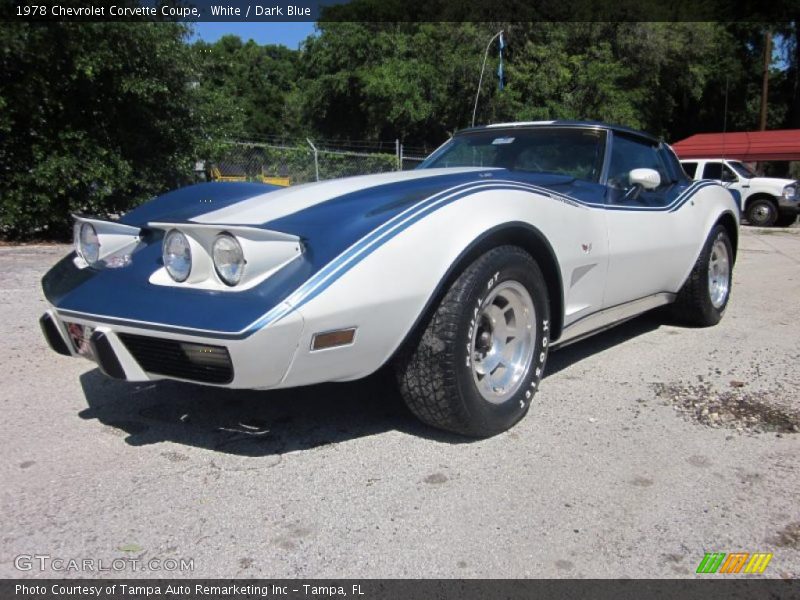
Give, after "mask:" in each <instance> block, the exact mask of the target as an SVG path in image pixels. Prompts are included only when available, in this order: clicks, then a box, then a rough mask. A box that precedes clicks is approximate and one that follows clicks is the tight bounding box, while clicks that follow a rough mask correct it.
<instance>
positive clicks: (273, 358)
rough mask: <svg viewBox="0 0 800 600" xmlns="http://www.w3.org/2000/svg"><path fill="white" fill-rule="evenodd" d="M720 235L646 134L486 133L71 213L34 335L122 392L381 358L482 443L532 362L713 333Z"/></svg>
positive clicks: (301, 375) (290, 374) (733, 212)
mask: <svg viewBox="0 0 800 600" xmlns="http://www.w3.org/2000/svg"><path fill="white" fill-rule="evenodd" d="M738 230H739V212H738V209H737V205H736V202H735V200H734V198H733V196H732V195H731V194H730V192H728V191H727V190H726V189H725V188H724V187H722V186H721V185H719V184H718V183H715V182H712V181H697V182H692V181H690V180H689V178H688V177H687V176H686V174H685V173H684V172H683V169H682V168H681V166H680V164H679V162H678V160H677V158H676V157H675V155H674V154H673V152H672V150H671V149H670V148H669V146H667V145H665V144H664V143H661V142H659V141H658V140H657V139H655V138H653V137H650V136H649V135H646V134H643V133H640V132H637V131H633V130H630V129H626V128H622V127H616V126H610V125H604V124H599V123H576V122H558V121H556V122H535V123H510V124H499V125H492V126H488V127H478V128H472V129H467V130H464V131H461V132H459V133H458V134H456V135H455V136H454V137H453V138H452V139H451V140H450V141H448V142H447V143H445V144H444V145H443V146H442V147H440V148H439V149H438V150H436V151H435V152H434V153H433V154H431V155H430V156H429V157H428V158H427V159H426V160H425V162H424V163H422V165H421V166H420V168H418V169H416V170H414V171H407V172H397V173H384V174H379V175H368V176H361V177H350V178H346V179H339V180H334V181H326V182H319V183H310V184H306V185H298V186H296V187H290V188H278V187H275V186H269V185H263V184H249V183H207V184H200V185H194V186H190V187H187V188H183V189H180V190H177V191H174V192H170V193H168V194H165V195H163V196H160V197H158V198H155V199H154V200H152V201H150V202H148V203H146V204H144V205H142V206H139V207H138V208H135V209H134V210H132V211H130V212H129V213H128V214H126V215H124V216H123V217H122V218H120V219H119V220H117V221H113V222H112V221H104V220H99V219H95V218H91V217H87V216H76V217H75V252H73V253H71V254H70V255H69V256H67V257H65V258H64V259H63V260H61V261H60V262H59V263H58V264H57V265H56V266H55V267H53V269H51V270H50V271H49V272H48V273H47V275H46V276H45V277H44V279H43V287H44V293H45V295H46V297H47V299H48V301H49V302H50V304H51V305H52V307H51V308H50V309H49V310H48V311H47V313H46V314H45V315H43V316H42V319H41V325H42V328H43V331H44V334H45V336H46V338H47V340H48V342H49V344H50V346H51V347H52V348H53V349H54V350H55V351H57V352H60V353H61V354H65V355H70V356H84V357H86V358H90V359H92V360H94V361H96V362H97V365H98V367H99V368H100V370H101V371H103V372H104V373H105V374H106V375H108V376H110V377H114V378H118V379H125V380H128V381H147V380H154V379H161V378H171V379H179V380H185V381H192V382H199V383H204V384H211V385H218V386H226V387H231V388H257V389H267V388H285V387H292V386H301V385H308V384H314V383H320V382H329V381H346V380H352V379H358V378H360V377H364V376H366V375H369V374H370V373H373V372H375V371H376V370H378V369H379V368H380V367H381V366H383V365H385V364H387V363H390V362H391V363H392V364H393V366H394V368H395V370H396V372H397V377H398V381H399V385H400V388H401V391H402V394H403V396H404V398H405V400H406V402H407V403H408V406H409V407H410V409H411V410H412V412H414V414H416V415H417V416H418V417H419V418H420V419H422V420H423V421H425V422H426V423H429V424H431V425H434V426H436V427H440V428H443V429H447V430H451V431H455V432H459V433H462V434H466V435H471V436H488V435H492V434H495V433H498V432H501V431H504V430H506V429H508V428H509V427H511V426H512V425H514V424H515V423H516V422H517V421H519V420H520V419H521V418H522V417H523V416H524V415H525V413H526V412H527V411H528V408H529V407H530V404H531V400H532V398H533V396H534V394H535V393H536V391H537V389H538V387H539V382H540V379H541V377H542V373H543V371H544V368H545V361H546V359H547V353H548V351H549V350H550V349H551V348H554V347H556V346H559V345H563V344H565V343H567V342H572V341H575V340H578V339H580V338H583V337H585V336H587V335H589V334H592V333H595V332H597V331H600V330H602V329H605V328H607V327H610V326H612V325H614V324H617V323H620V322H622V321H624V320H626V319H629V318H631V317H633V316H635V315H638V314H640V313H642V312H644V311H647V310H650V309H653V308H655V307H658V306H662V305H666V304H673V309H674V311H675V313H676V315H677V316H678V317H680V318H682V319H683V320H685V321H687V322H690V323H693V324H695V325H700V326H705V325H714V324H715V323H717V322H718V321H719V320H720V318H721V317H722V315H723V313H724V312H725V308H726V305H727V303H728V298H729V295H730V290H731V274H732V269H733V264H734V259H735V256H736V244H737V237H738Z"/></svg>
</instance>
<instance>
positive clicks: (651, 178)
mask: <svg viewBox="0 0 800 600" xmlns="http://www.w3.org/2000/svg"><path fill="white" fill-rule="evenodd" d="M628 181H629V182H630V184H631V185H632V186H641V187H642V188H644V189H646V190H654V189H656V188H657V187H658V186H660V185H661V175H659V174H658V171H656V170H655V169H633V170H631V172H630V173H629V174H628Z"/></svg>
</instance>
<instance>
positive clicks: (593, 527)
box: [0, 227, 800, 578]
mask: <svg viewBox="0 0 800 600" xmlns="http://www.w3.org/2000/svg"><path fill="white" fill-rule="evenodd" d="M740 245H741V248H740V254H739V262H738V264H737V267H736V271H735V277H734V288H733V297H732V300H731V304H730V307H729V310H728V313H727V314H726V316H725V318H724V319H723V321H722V323H721V324H720V325H719V326H717V327H714V328H711V329H702V330H701V329H687V328H682V327H677V326H674V325H670V324H668V323H666V322H665V321H664V320H663V319H661V318H660V317H658V316H657V315H646V316H644V317H640V318H639V319H636V320H634V321H631V322H629V323H627V324H625V325H622V326H620V327H618V328H616V329H614V330H611V331H609V332H607V333H604V334H601V335H599V336H595V337H594V338H592V339H589V340H587V341H584V342H581V343H579V344H575V345H573V346H570V347H568V348H565V349H563V350H561V351H559V352H555V353H553V354H552V355H551V357H550V360H549V362H548V369H547V376H546V378H545V379H544V381H543V382H542V386H541V392H540V393H539V394H538V395H537V396H536V402H535V404H534V406H533V408H532V409H531V412H530V414H529V415H528V417H527V418H526V419H525V420H524V421H523V422H522V423H520V424H519V425H518V426H517V427H515V428H514V429H513V430H511V431H510V432H508V433H505V434H503V435H499V436H497V437H495V438H492V439H489V440H484V441H478V442H468V441H464V440H462V439H459V438H455V437H451V436H448V435H444V434H439V433H437V432H436V431H432V430H430V429H426V428H425V427H423V426H421V425H419V424H417V422H416V421H415V420H414V419H413V418H412V417H411V416H410V415H409V413H408V412H407V411H406V410H405V408H404V407H403V405H402V403H401V401H400V399H399V398H398V396H397V392H396V391H395V390H394V387H393V385H392V382H391V380H390V379H389V378H388V377H387V376H386V375H385V374H379V375H377V376H374V377H372V378H369V379H368V380H365V381H362V382H357V383H352V384H338V385H324V386H316V387H311V388H304V389H298V390H287V391H281V392H261V393H256V392H236V391H228V390H217V389H207V388H202V387H198V386H193V385H185V384H177V383H173V382H162V383H158V384H147V385H140V384H126V383H120V382H114V381H111V380H108V379H106V378H104V377H103V376H102V375H100V374H99V372H98V371H97V370H96V369H95V368H93V366H92V364H91V363H89V362H86V361H82V360H75V359H69V358H64V357H61V356H58V355H56V354H55V353H53V352H51V351H49V350H48V349H47V347H46V345H45V342H44V340H43V338H42V336H41V334H40V332H39V328H38V325H37V322H36V320H37V319H38V317H39V315H40V314H41V313H42V312H43V310H44V309H45V301H44V299H43V297H42V293H41V291H40V288H39V279H40V277H41V275H42V274H43V273H44V272H45V270H46V269H47V268H48V267H49V266H50V265H52V264H53V263H54V262H55V261H56V259H57V258H58V257H59V256H61V255H62V254H63V253H64V252H65V250H66V248H65V247H63V246H27V247H2V248H0V280H2V282H3V283H2V289H1V290H0V333H2V337H3V339H4V340H5V343H4V344H3V345H2V347H0V364H1V365H2V375H0V377H1V378H2V379H1V380H0V390H2V391H1V392H0V401H1V402H2V408H3V420H2V425H0V432H1V433H2V435H0V443H2V454H3V457H4V459H5V460H4V461H3V462H2V465H0V480H2V482H3V485H2V490H1V491H0V508H1V510H2V514H3V517H4V518H3V524H4V527H3V532H2V545H1V546H0V576H2V577H18V576H21V575H22V576H27V577H47V576H50V577H53V576H63V575H67V576H95V575H97V573H93V572H88V573H75V572H57V571H53V570H49V569H46V570H44V571H40V570H39V569H38V568H34V569H33V570H31V571H27V572H20V571H18V570H17V569H15V567H14V560H15V557H17V556H19V555H33V554H44V555H49V556H50V557H52V558H63V559H84V558H89V559H94V560H95V561H99V560H102V561H103V562H104V563H105V564H109V563H110V562H111V561H112V560H113V559H115V558H125V559H138V560H140V561H147V560H149V559H153V558H155V559H160V560H164V559H168V558H176V559H187V560H188V559H193V564H194V570H193V571H184V572H183V575H185V576H192V577H269V578H273V577H357V578H360V577H692V576H694V571H695V568H696V567H697V565H698V563H699V562H700V560H701V559H702V557H703V554H704V553H705V552H736V551H745V552H773V553H774V555H775V556H774V558H773V559H772V562H771V563H770V565H769V567H768V569H767V571H766V573H765V575H766V576H769V577H791V576H798V575H800V505H799V504H798V490H800V466H798V458H799V457H800V434H798V433H797V429H798V424H800V421H798V411H800V398H798V389H800V388H799V387H798V382H799V380H800V374H799V373H798V358H800V335H798V332H799V330H800V325H799V324H798V323H800V301H799V300H800V229H798V228H797V227H795V228H793V229H791V230H757V229H750V228H745V229H743V230H742V239H741V244H740ZM117 564H119V563H117ZM126 564H127V565H128V566H127V567H126V570H125V571H124V572H123V573H119V574H117V575H124V576H130V577H153V576H167V575H170V573H167V572H165V571H158V572H150V571H141V570H136V571H134V570H133V566H131V565H132V563H131V562H130V561H128V562H127V563H126ZM139 564H140V565H141V564H142V563H139ZM101 575H102V574H101Z"/></svg>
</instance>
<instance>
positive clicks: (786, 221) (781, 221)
mask: <svg viewBox="0 0 800 600" xmlns="http://www.w3.org/2000/svg"><path fill="white" fill-rule="evenodd" d="M795 221H797V215H778V218H777V220H776V221H775V225H776V226H777V227H791V226H792V225H794V222H795Z"/></svg>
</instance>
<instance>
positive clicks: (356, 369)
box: [281, 188, 607, 387]
mask: <svg viewBox="0 0 800 600" xmlns="http://www.w3.org/2000/svg"><path fill="white" fill-rule="evenodd" d="M604 219H605V217H604V211H603V210H602V209H597V208H590V207H586V206H583V205H580V204H577V203H569V202H564V201H563V200H560V199H557V198H555V197H554V196H551V195H548V194H545V193H537V192H531V191H523V190H520V189H513V188H509V189H496V190H489V191H482V192H476V193H472V194H469V195H467V196H464V197H461V198H458V199H457V200H456V201H453V202H451V203H449V204H443V205H442V206H441V207H439V208H437V209H436V210H435V211H432V212H430V213H427V214H425V215H424V216H422V217H421V218H419V219H417V220H414V221H413V222H407V223H404V224H403V226H402V227H401V228H400V229H401V230H400V231H399V232H397V233H396V234H395V235H394V236H393V237H391V239H388V240H386V241H385V242H384V243H381V244H376V245H375V246H374V247H372V248H370V249H369V251H368V252H365V254H364V255H363V256H361V257H360V259H359V260H358V262H357V264H355V265H354V266H352V268H350V269H349V270H347V271H346V272H344V273H343V274H341V276H338V277H336V278H334V279H333V280H332V281H329V282H327V286H326V287H325V289H324V291H323V292H321V293H320V294H318V295H317V296H315V297H314V298H313V299H311V300H309V301H307V302H305V303H304V304H303V305H302V306H300V307H298V308H297V310H298V311H299V312H300V313H301V314H302V317H303V320H304V322H305V323H306V327H305V329H304V332H303V336H304V337H303V339H301V340H300V344H299V351H298V353H297V355H296V356H295V359H294V362H293V364H292V365H291V367H290V368H289V371H288V372H287V375H286V377H285V378H284V380H283V381H282V382H281V386H282V387H291V386H298V385H306V384H310V383H316V382H319V381H332V380H350V379H358V378H361V377H364V376H366V375H369V374H371V373H373V372H374V371H376V370H377V369H379V368H380V367H381V366H382V365H384V364H385V363H386V362H387V361H388V360H389V359H390V358H391V357H392V356H393V355H394V354H395V352H396V351H397V350H398V348H399V347H400V346H401V345H402V343H403V342H404V340H406V339H407V337H408V336H409V334H410V332H412V331H413V330H414V328H415V327H416V326H417V324H419V323H420V322H421V321H422V320H423V319H424V317H425V315H426V314H427V313H428V310H430V309H432V308H434V307H435V306H436V305H437V304H438V299H439V298H440V295H441V294H443V291H442V290H443V289H444V291H446V288H447V287H448V282H451V281H452V280H453V278H454V277H455V276H457V275H458V273H459V272H460V270H461V268H463V266H465V264H468V263H469V262H471V261H469V260H467V259H469V258H470V257H472V256H473V253H474V252H475V250H476V249H478V250H482V249H484V248H485V246H484V245H482V242H485V241H486V240H491V239H493V238H492V233H493V232H497V231H500V230H502V229H503V228H508V227H509V226H510V225H511V224H515V227H526V228H529V230H530V231H531V232H532V233H533V232H536V234H537V235H539V236H540V237H541V238H542V239H543V240H544V241H545V242H546V244H547V245H548V246H549V247H550V248H551V252H552V255H553V258H554V259H555V260H556V262H555V265H556V267H555V273H554V274H553V275H554V281H557V283H555V284H554V285H557V286H558V287H559V288H561V289H557V290H555V291H554V294H555V297H557V298H559V299H560V298H561V297H562V293H563V286H562V285H561V281H562V280H564V276H565V273H569V272H572V270H573V268H574V267H575V265H576V264H577V263H578V262H581V261H585V260H586V256H585V254H584V253H583V252H582V251H581V249H580V247H579V245H578V244H574V243H573V240H574V239H576V238H582V239H586V240H589V241H590V242H589V243H590V244H593V245H594V250H593V260H595V261H596V262H598V263H601V266H602V267H603V268H600V269H596V275H597V276H598V277H602V274H603V271H604V267H605V262H606V261H607V239H606V235H605V221H604ZM495 239H499V238H495ZM581 285H584V286H588V288H590V289H591V292H592V293H593V294H594V296H595V297H596V299H597V300H596V301H597V302H600V301H601V300H602V281H600V280H599V279H594V278H593V277H587V278H586V280H585V281H583V282H581ZM557 303H560V304H562V305H563V301H561V300H559V301H558V302H557ZM551 304H552V302H551ZM557 310H559V311H560V309H557ZM551 312H552V311H551ZM349 327H357V332H356V337H355V341H354V343H353V344H351V345H349V346H344V347H340V348H335V349H328V350H322V351H311V350H310V348H311V339H312V337H313V335H314V334H315V333H318V332H324V331H332V330H337V329H343V328H349Z"/></svg>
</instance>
